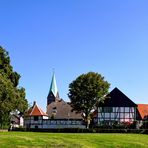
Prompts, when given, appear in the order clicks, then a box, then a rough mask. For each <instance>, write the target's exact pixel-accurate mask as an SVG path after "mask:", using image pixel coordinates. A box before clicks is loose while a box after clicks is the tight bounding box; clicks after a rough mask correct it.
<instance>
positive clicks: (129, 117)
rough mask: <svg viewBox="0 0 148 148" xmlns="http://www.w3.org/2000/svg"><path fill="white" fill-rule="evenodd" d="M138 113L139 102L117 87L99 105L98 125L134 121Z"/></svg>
mask: <svg viewBox="0 0 148 148" xmlns="http://www.w3.org/2000/svg"><path fill="white" fill-rule="evenodd" d="M136 115H137V104H135V103H134V102H133V101H132V100H130V99H129V98H128V97H127V96H126V95H125V94H123V93H122V92H121V91H120V90H119V89H118V88H115V89H113V90H112V91H111V92H110V93H109V94H108V95H107V97H106V99H105V101H104V102H103V103H101V104H100V105H99V107H98V125H110V126H111V125H114V124H122V123H133V122H134V121H136Z"/></svg>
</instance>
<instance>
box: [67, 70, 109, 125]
mask: <svg viewBox="0 0 148 148" xmlns="http://www.w3.org/2000/svg"><path fill="white" fill-rule="evenodd" d="M109 87H110V84H109V83H108V82H107V81H105V80H104V77H103V76H101V74H98V73H95V72H88V73H86V74H82V75H80V76H79V77H78V78H76V80H74V81H73V82H72V83H71V84H70V85H69V93H68V96H69V98H70V101H71V106H72V108H73V110H75V111H77V112H82V113H84V115H85V116H84V118H85V120H86V121H87V123H88V120H90V115H91V111H92V110H93V109H96V107H97V106H98V104H99V102H101V101H103V100H104V99H105V96H106V95H107V94H108V90H109ZM87 126H88V125H87Z"/></svg>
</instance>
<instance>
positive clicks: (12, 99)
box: [0, 47, 28, 127]
mask: <svg viewBox="0 0 148 148" xmlns="http://www.w3.org/2000/svg"><path fill="white" fill-rule="evenodd" d="M19 79H20V75H19V74H18V73H17V72H15V71H13V67H12V66H11V64H10V57H9V54H8V52H7V51H6V50H5V49H3V48H2V47H0V125H1V127H2V126H3V125H5V124H6V123H9V118H10V112H11V111H15V110H19V111H21V112H24V111H25V110H26V109H27V107H28V102H27V100H26V98H25V89H24V88H22V87H19V86H18V84H19Z"/></svg>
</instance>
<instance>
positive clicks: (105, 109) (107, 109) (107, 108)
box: [102, 107, 113, 113]
mask: <svg viewBox="0 0 148 148" xmlns="http://www.w3.org/2000/svg"><path fill="white" fill-rule="evenodd" d="M102 112H104V113H111V112H113V108H112V107H102Z"/></svg>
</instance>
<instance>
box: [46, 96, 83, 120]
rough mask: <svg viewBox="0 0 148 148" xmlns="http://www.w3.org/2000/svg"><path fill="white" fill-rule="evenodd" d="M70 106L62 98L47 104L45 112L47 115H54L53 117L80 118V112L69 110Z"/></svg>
mask: <svg viewBox="0 0 148 148" xmlns="http://www.w3.org/2000/svg"><path fill="white" fill-rule="evenodd" d="M71 110H72V107H71V106H70V104H69V103H67V102H65V101H64V100H62V99H61V100H56V101H55V102H52V103H50V104H49V105H48V106H47V114H48V116H49V117H52V115H54V118H55V119H82V116H81V113H76V112H75V111H73V112H72V111H71Z"/></svg>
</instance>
